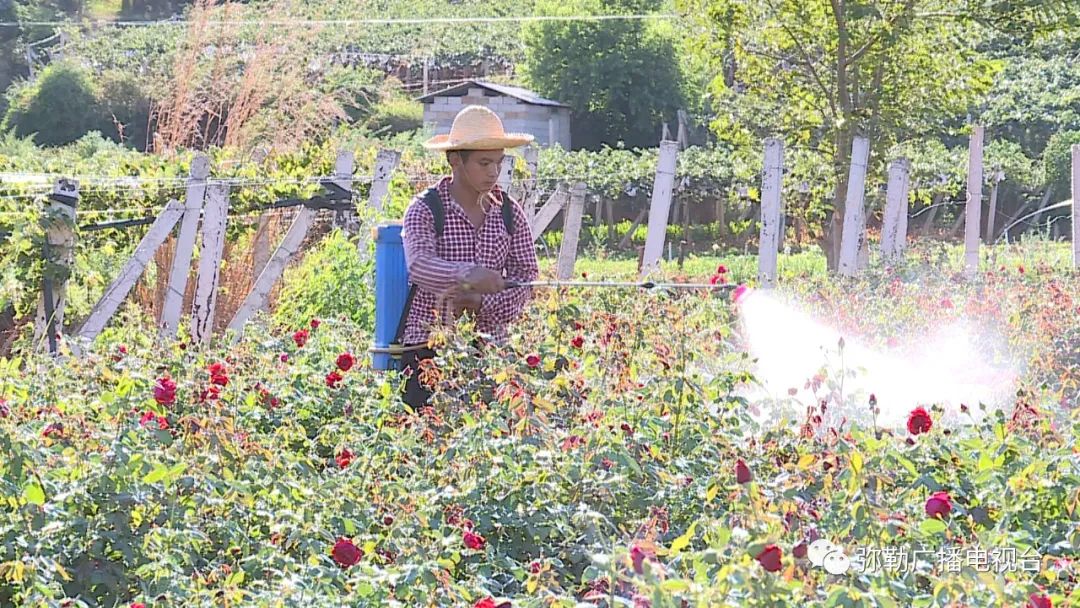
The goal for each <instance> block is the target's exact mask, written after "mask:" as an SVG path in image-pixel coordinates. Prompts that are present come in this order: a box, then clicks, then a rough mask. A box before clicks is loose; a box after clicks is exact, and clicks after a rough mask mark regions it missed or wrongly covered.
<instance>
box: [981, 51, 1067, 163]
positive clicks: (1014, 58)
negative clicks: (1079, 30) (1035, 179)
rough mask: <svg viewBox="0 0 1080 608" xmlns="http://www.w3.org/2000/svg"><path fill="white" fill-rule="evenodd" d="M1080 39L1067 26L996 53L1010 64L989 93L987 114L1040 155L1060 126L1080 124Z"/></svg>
mask: <svg viewBox="0 0 1080 608" xmlns="http://www.w3.org/2000/svg"><path fill="white" fill-rule="evenodd" d="M1078 53H1080V44H1078V43H1077V42H1076V39H1075V36H1071V35H1069V34H1068V33H1066V32H1061V33H1058V34H1056V35H1054V36H1052V37H1051V38H1050V39H1048V40H1045V41H1042V42H1040V43H1038V44H1035V45H1032V46H1028V45H1024V46H1020V45H1008V46H1006V48H1005V49H1003V50H1001V51H999V52H997V53H996V54H997V55H998V56H999V57H1000V58H1001V59H1002V60H1003V62H1004V66H1005V68H1004V70H1003V71H1002V73H1001V75H1000V77H999V78H997V79H996V80H995V82H994V88H993V89H991V90H990V92H989V93H987V95H986V108H985V110H984V111H983V112H982V117H983V120H985V121H986V123H987V124H989V125H992V126H993V129H994V133H995V135H996V136H997V137H1001V138H1005V139H1009V140H1011V141H1015V142H1017V143H1020V144H1021V145H1022V146H1023V147H1024V151H1025V152H1026V153H1027V154H1028V155H1030V156H1034V157H1038V156H1039V155H1040V154H1042V152H1043V149H1044V147H1045V146H1046V144H1047V141H1048V140H1049V138H1050V137H1051V136H1052V135H1053V134H1054V133H1056V132H1058V131H1064V130H1077V129H1080V109H1078V107H1080V106H1078V105H1077V104H1078V102H1080V62H1077V61H1075V60H1074V59H1075V57H1076V56H1077V54H1078Z"/></svg>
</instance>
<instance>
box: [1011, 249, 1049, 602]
mask: <svg viewBox="0 0 1080 608" xmlns="http://www.w3.org/2000/svg"><path fill="white" fill-rule="evenodd" d="M1016 270H1018V271H1019V272H1020V274H1024V265H1023V264H1021V265H1019V266H1017V267H1016ZM1047 601H1048V602H1049V601H1050V600H1047Z"/></svg>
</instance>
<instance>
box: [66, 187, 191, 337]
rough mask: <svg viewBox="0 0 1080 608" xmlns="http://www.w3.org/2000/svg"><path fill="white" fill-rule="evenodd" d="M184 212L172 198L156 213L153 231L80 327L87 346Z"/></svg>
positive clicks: (147, 233)
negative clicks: (158, 213)
mask: <svg viewBox="0 0 1080 608" xmlns="http://www.w3.org/2000/svg"><path fill="white" fill-rule="evenodd" d="M183 215H184V205H183V203H181V202H180V201H177V200H171V201H169V203H168V204H167V205H166V206H165V210H164V211H162V212H161V215H159V216H157V219H155V220H154V223H153V224H151V225H150V230H148V231H147V232H146V235H144V236H143V238H142V240H141V241H139V245H138V246H137V247H136V248H135V253H134V254H133V255H132V256H131V258H130V259H129V260H128V261H127V263H126V264H124V267H123V268H122V269H121V270H120V273H119V274H118V275H117V276H116V278H115V279H113V282H112V284H110V285H109V287H108V288H107V289H106V290H105V293H104V294H102V296H101V299H100V300H98V302H97V304H95V305H94V309H93V310H91V311H90V315H89V316H88V317H87V318H86V321H84V322H83V324H82V327H81V328H79V331H78V334H77V336H78V338H79V340H80V341H82V342H83V344H84V345H85V346H90V344H91V343H92V342H93V341H94V338H96V337H97V336H98V334H100V333H101V330H102V329H104V328H105V324H106V323H108V322H109V319H110V318H112V316H113V314H115V313H116V309H117V308H119V307H120V304H121V303H122V302H123V301H124V298H126V297H127V295H128V293H129V292H131V288H132V287H134V286H135V282H136V281H138V280H139V276H140V275H142V273H143V270H145V269H146V265H147V264H148V263H149V262H150V259H151V258H153V257H154V252H155V251H157V249H158V247H160V246H161V244H162V243H164V242H165V239H166V238H168V237H169V233H170V232H172V229H173V226H175V225H176V223H177V222H178V221H180V217H181V216H183Z"/></svg>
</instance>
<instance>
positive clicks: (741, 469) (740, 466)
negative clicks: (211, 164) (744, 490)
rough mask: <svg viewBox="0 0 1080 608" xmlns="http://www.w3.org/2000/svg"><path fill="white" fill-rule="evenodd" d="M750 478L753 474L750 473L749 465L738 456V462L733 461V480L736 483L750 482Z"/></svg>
mask: <svg viewBox="0 0 1080 608" xmlns="http://www.w3.org/2000/svg"><path fill="white" fill-rule="evenodd" d="M752 478H753V475H751V474H750V467H748V466H746V463H745V462H743V459H742V458H740V459H739V460H738V462H736V463H735V481H736V482H738V483H750V480H751V479H752Z"/></svg>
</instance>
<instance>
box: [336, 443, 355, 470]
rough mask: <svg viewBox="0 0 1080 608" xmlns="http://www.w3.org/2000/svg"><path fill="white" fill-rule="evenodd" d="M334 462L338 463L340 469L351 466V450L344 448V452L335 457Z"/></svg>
mask: <svg viewBox="0 0 1080 608" xmlns="http://www.w3.org/2000/svg"><path fill="white" fill-rule="evenodd" d="M334 460H336V461H337V466H338V468H341V469H344V468H345V467H347V466H349V463H351V462H352V460H353V453H352V452H351V451H349V448H344V449H343V450H341V452H339V453H338V455H337V456H335V457H334Z"/></svg>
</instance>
